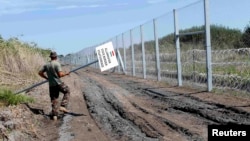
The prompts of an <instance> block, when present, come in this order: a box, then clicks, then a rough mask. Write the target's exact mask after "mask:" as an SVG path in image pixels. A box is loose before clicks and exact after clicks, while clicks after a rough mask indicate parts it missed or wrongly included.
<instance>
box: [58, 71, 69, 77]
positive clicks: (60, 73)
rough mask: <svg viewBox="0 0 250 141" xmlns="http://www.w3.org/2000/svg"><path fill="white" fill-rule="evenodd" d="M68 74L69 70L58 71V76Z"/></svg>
mask: <svg viewBox="0 0 250 141" xmlns="http://www.w3.org/2000/svg"><path fill="white" fill-rule="evenodd" d="M69 74H70V72H63V71H59V72H58V76H59V77H64V76H66V75H69Z"/></svg>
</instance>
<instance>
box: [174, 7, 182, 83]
mask: <svg viewBox="0 0 250 141" xmlns="http://www.w3.org/2000/svg"><path fill="white" fill-rule="evenodd" d="M173 12H174V30H175V36H174V37H175V46H176V58H177V59H176V61H177V62H176V63H177V75H178V86H182V68H181V53H180V35H179V27H178V16H177V12H176V10H175V9H174V11H173Z"/></svg>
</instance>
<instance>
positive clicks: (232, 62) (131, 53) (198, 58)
mask: <svg viewBox="0 0 250 141" xmlns="http://www.w3.org/2000/svg"><path fill="white" fill-rule="evenodd" d="M215 1H216V0H200V1H197V2H195V3H192V4H190V5H187V6H186V7H183V8H180V9H174V10H173V11H172V12H169V13H166V14H165V15H162V16H161V17H157V18H155V19H153V20H151V21H149V22H147V23H144V24H142V25H139V26H138V27H135V28H133V29H131V30H129V31H126V32H124V33H122V34H120V35H117V36H115V37H113V38H112V39H110V40H108V41H106V42H109V41H112V43H113V46H114V48H115V49H116V50H118V51H119V52H120V53H121V55H122V61H123V63H124V67H125V71H126V75H131V76H134V77H139V78H143V79H153V80H157V81H164V82H168V83H169V84H172V85H178V86H183V85H184V86H192V87H199V88H201V89H204V90H206V91H211V90H212V89H213V88H220V89H234V90H239V91H243V92H249V91H250V78H249V74H250V63H249V54H250V49H249V48H247V47H242V48H237V49H223V50H222V49H221V48H223V47H217V49H213V47H211V41H212V40H211V38H210V19H209V18H210V6H209V5H210V3H213V2H215ZM224 6H227V5H224ZM228 6H230V5H228ZM190 9H192V10H190ZM211 10H215V11H216V10H218V9H211ZM213 12H214V11H212V12H211V13H213ZM185 29H189V30H185ZM106 42H104V43H106ZM101 44H103V43H101ZM101 44H98V45H96V46H93V47H88V48H84V49H83V50H81V51H80V52H78V53H75V54H71V55H68V56H65V57H64V58H62V59H61V60H62V61H64V62H65V63H71V64H72V63H73V64H76V65H82V64H86V63H88V62H91V61H93V60H96V59H97V57H96V54H95V48H96V47H97V46H99V45H101ZM212 49H213V50H212ZM92 66H94V67H96V68H98V67H99V66H98V64H95V65H92ZM116 71H117V72H121V68H120V66H119V67H117V68H116Z"/></svg>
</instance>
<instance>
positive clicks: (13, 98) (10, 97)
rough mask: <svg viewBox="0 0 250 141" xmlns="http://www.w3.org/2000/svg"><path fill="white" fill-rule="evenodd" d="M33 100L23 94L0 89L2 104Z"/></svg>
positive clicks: (30, 101) (15, 103)
mask: <svg viewBox="0 0 250 141" xmlns="http://www.w3.org/2000/svg"><path fill="white" fill-rule="evenodd" d="M34 101H35V100H34V99H33V98H31V97H28V96H25V95H21V94H19V95H17V94H14V93H13V92H12V91H10V90H7V89H0V102H1V103H3V104H4V105H18V104H20V103H32V102H34Z"/></svg>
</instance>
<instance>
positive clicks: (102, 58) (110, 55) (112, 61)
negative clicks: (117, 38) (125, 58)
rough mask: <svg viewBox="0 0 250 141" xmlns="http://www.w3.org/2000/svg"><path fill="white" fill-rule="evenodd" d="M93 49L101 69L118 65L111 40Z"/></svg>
mask: <svg viewBox="0 0 250 141" xmlns="http://www.w3.org/2000/svg"><path fill="white" fill-rule="evenodd" d="M95 50H96V54H97V57H98V62H99V66H100V68H101V71H105V70H108V69H111V68H113V67H116V66H118V61H117V58H116V54H115V50H114V48H113V44H112V42H108V43H105V44H103V45H100V46H98V47H97V48H96V49H95Z"/></svg>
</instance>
